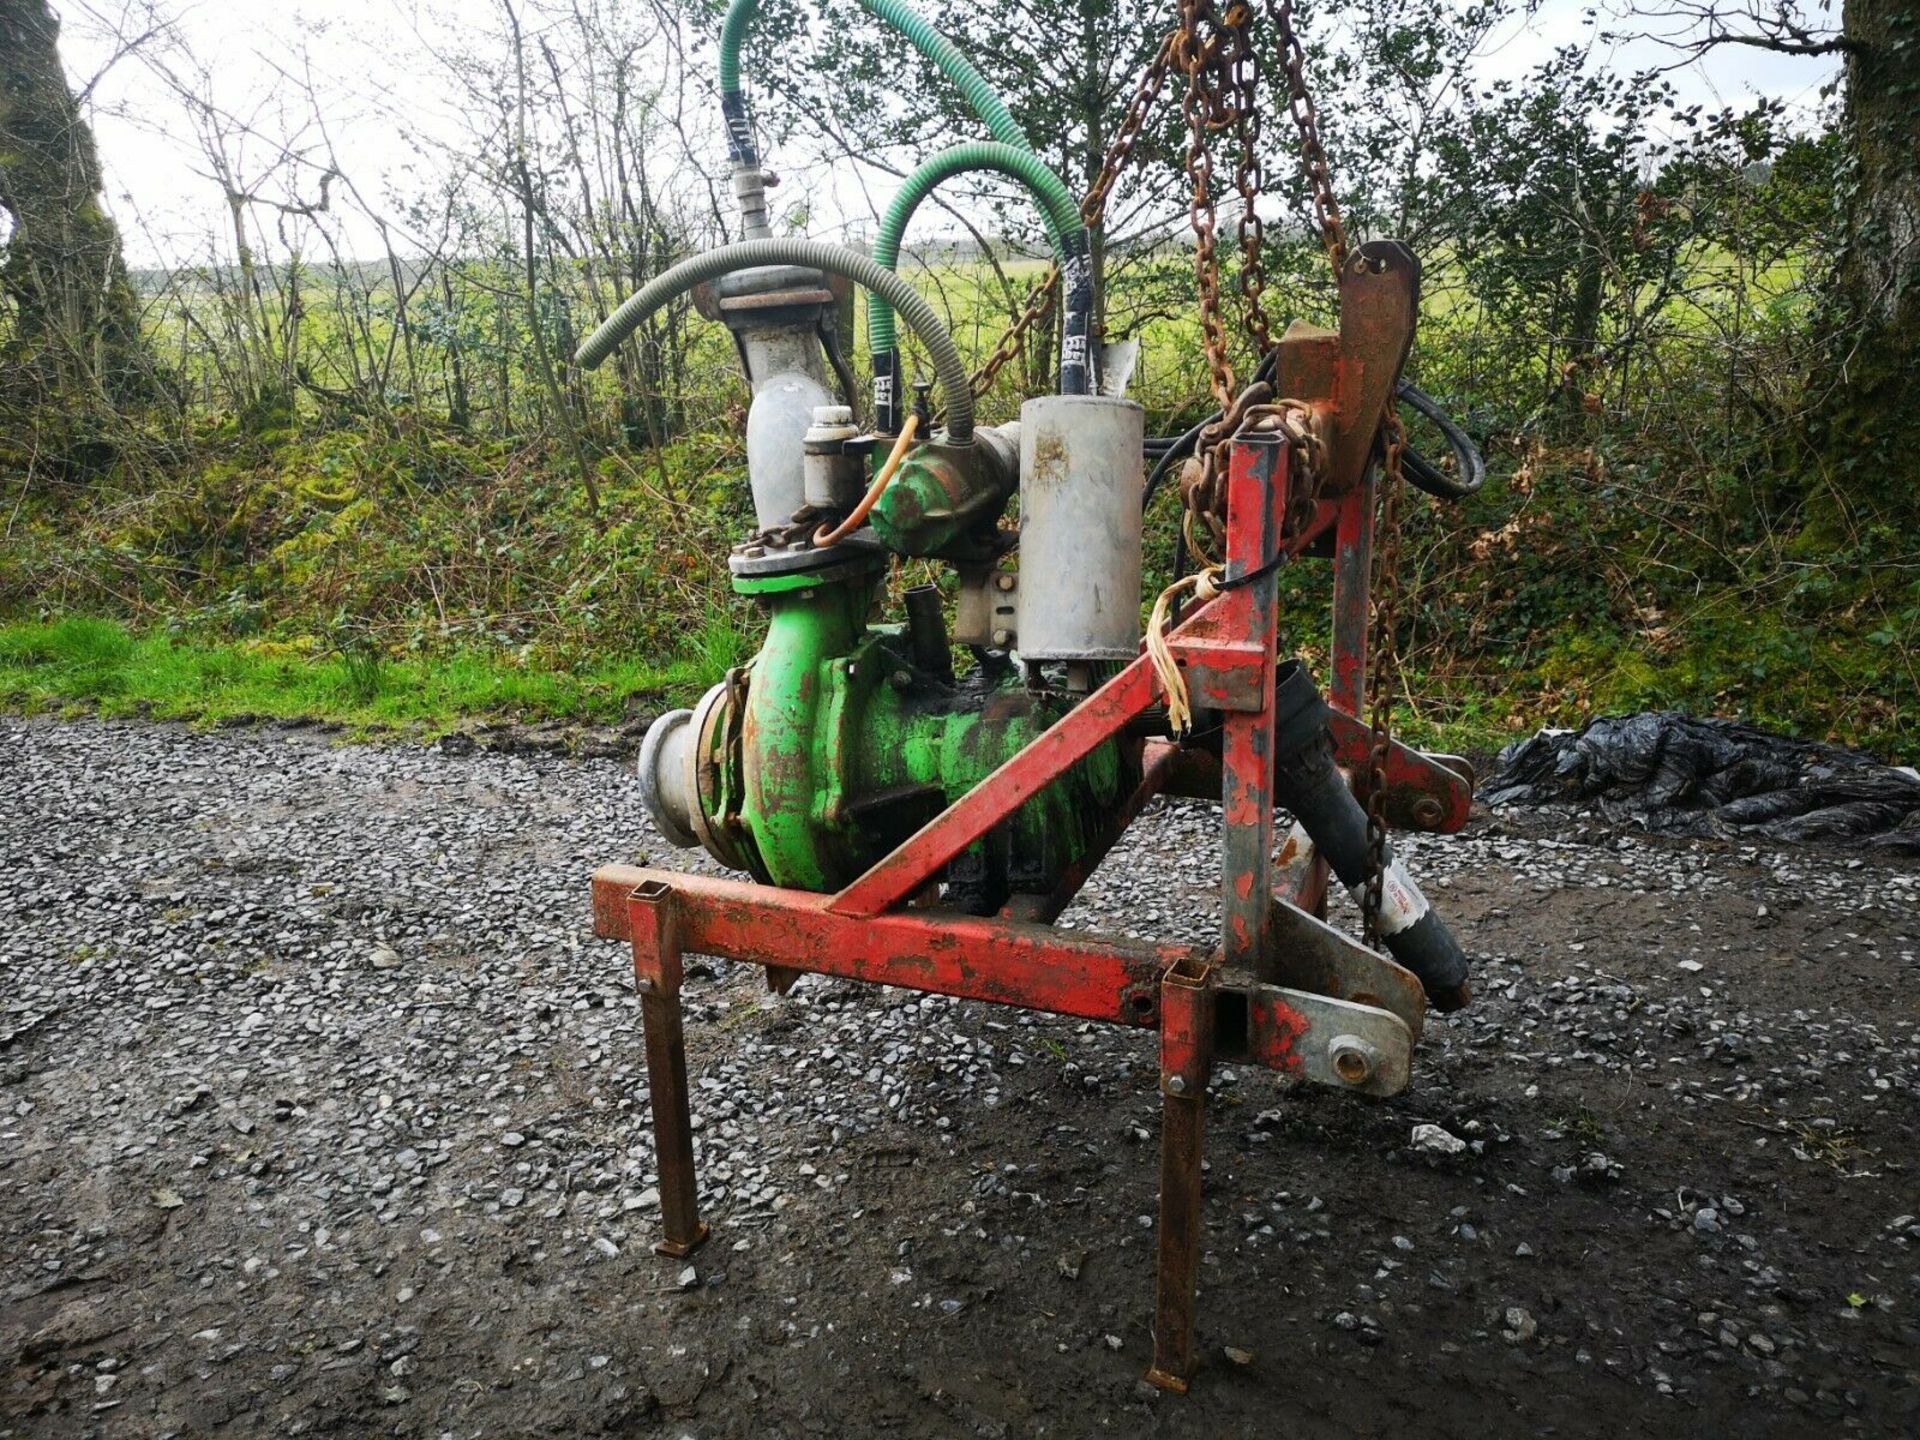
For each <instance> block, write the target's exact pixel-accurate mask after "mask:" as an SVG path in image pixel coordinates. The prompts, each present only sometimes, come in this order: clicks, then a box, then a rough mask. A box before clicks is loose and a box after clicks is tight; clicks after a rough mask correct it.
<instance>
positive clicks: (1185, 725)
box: [1147, 565, 1221, 737]
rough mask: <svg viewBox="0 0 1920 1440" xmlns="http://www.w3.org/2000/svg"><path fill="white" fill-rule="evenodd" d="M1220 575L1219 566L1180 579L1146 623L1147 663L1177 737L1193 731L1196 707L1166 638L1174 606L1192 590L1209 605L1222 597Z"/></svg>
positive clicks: (1201, 600)
mask: <svg viewBox="0 0 1920 1440" xmlns="http://www.w3.org/2000/svg"><path fill="white" fill-rule="evenodd" d="M1220 573H1221V571H1220V567H1219V566H1218V565H1209V566H1208V567H1207V568H1206V569H1204V570H1202V571H1200V572H1199V573H1198V574H1194V575H1183V576H1181V577H1180V578H1179V579H1178V580H1176V581H1174V582H1173V584H1171V585H1169V586H1168V587H1167V588H1166V589H1164V590H1162V591H1161V592H1160V598H1159V599H1158V600H1156V601H1154V602H1153V614H1152V615H1151V616H1150V617H1149V618H1148V620H1147V659H1148V660H1149V661H1150V662H1151V663H1152V665H1153V673H1154V676H1155V678H1157V679H1158V680H1159V681H1160V689H1161V692H1162V693H1163V694H1164V695H1165V696H1166V697H1167V725H1168V728H1169V729H1171V730H1172V731H1173V733H1174V735H1175V736H1176V737H1178V736H1181V735H1185V734H1186V733H1187V731H1189V730H1191V729H1192V728H1193V705H1192V702H1191V700H1190V699H1189V698H1188V695H1187V677H1186V676H1184V675H1182V674H1181V673H1180V665H1179V662H1178V661H1176V660H1175V659H1174V658H1173V647H1172V645H1170V644H1169V643H1168V642H1167V634H1168V632H1169V631H1170V630H1171V629H1172V618H1173V602H1174V601H1175V600H1176V599H1178V598H1179V597H1180V596H1181V595H1182V594H1184V593H1186V592H1187V591H1189V590H1191V591H1192V592H1193V596H1194V598H1195V599H1196V600H1198V601H1199V602H1200V603H1201V604H1202V605H1204V604H1206V603H1207V601H1209V600H1211V599H1213V597H1214V596H1216V595H1218V594H1219V593H1220V590H1219V587H1218V586H1216V585H1215V584H1214V581H1215V580H1217V579H1218V578H1219V577H1220Z"/></svg>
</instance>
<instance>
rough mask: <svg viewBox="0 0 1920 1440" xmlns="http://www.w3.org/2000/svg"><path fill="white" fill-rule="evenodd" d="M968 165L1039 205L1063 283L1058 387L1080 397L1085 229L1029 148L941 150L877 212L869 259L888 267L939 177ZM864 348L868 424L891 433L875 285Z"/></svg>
mask: <svg viewBox="0 0 1920 1440" xmlns="http://www.w3.org/2000/svg"><path fill="white" fill-rule="evenodd" d="M969 170H996V171H998V172H999V173H1001V174H1003V175H1010V176H1012V177H1013V178H1014V179H1016V180H1018V181H1020V183H1021V184H1023V185H1024V186H1025V187H1026V188H1027V191H1028V193H1029V194H1031V195H1032V196H1033V198H1034V200H1035V201H1036V202H1037V203H1038V204H1039V206H1040V212H1041V215H1042V217H1043V218H1044V220H1045V221H1046V226H1047V237H1048V239H1050V240H1051V241H1052V242H1053V248H1054V255H1055V257H1056V258H1057V259H1058V261H1059V263H1060V273H1061V275H1062V276H1063V277H1065V282H1064V283H1065V284H1066V287H1067V304H1066V330H1065V334H1064V338H1063V340H1062V342H1061V346H1060V393H1061V394H1063V395H1084V394H1085V393H1086V392H1087V390H1088V388H1089V383H1090V376H1089V374H1088V363H1087V362H1088V352H1089V350H1090V348H1091V343H1092V336H1091V333H1090V332H1091V327H1092V320H1093V274H1092V266H1091V261H1090V251H1089V248H1088V239H1087V227H1086V225H1085V224H1084V222H1082V220H1081V218H1080V206H1079V204H1078V203H1077V202H1076V201H1075V200H1074V198H1073V192H1072V191H1071V190H1069V189H1068V188H1067V185H1066V182H1065V181H1064V180H1062V179H1061V178H1060V177H1059V176H1058V175H1055V174H1054V173H1053V171H1051V170H1049V169H1048V168H1047V167H1046V165H1044V164H1043V163H1042V162H1041V161H1040V159H1039V158H1038V157H1037V156H1035V155H1034V154H1033V152H1032V151H1030V150H1027V149H1025V148H1023V147H1020V146H1015V145H1003V144H1000V143H998V142H997V141H976V142H973V143H969V144H965V145H955V146H954V147H952V148H951V149H949V150H943V151H941V152H940V153H939V154H938V155H936V156H934V157H933V158H932V159H931V160H929V161H927V162H926V164H924V165H922V166H921V167H920V168H919V169H918V170H915V171H914V172H913V174H912V175H910V176H908V177H907V181H906V183H905V184H904V185H902V186H901V187H900V190H899V193H898V194H896V195H895V196H894V197H893V201H892V203H891V204H889V205H888V206H887V213H886V214H885V216H883V217H882V218H881V221H880V232H879V234H878V235H876V236H875V237H874V242H873V258H874V260H875V262H876V263H878V264H881V265H884V266H886V267H887V268H888V269H889V270H891V269H893V268H895V266H897V265H898V264H899V261H900V242H901V240H902V238H903V237H904V236H905V234H906V229H907V224H908V222H909V221H910V220H911V219H912V218H913V213H914V211H915V210H917V209H918V208H919V207H920V203H921V201H923V200H925V199H926V198H927V196H928V195H930V194H931V193H932V192H933V189H934V187H935V186H936V185H938V184H940V182H941V181H943V180H947V179H950V178H952V177H953V176H955V175H959V174H962V173H964V172H966V171H969ZM867 346H868V349H869V350H870V351H871V352H872V355H873V408H874V429H875V430H877V431H878V432H879V433H880V434H882V435H886V434H891V433H892V432H893V430H894V428H895V425H896V423H897V421H898V418H899V406H900V400H901V390H900V352H899V348H898V340H897V337H896V335H895V333H894V327H893V308H892V306H890V305H889V304H888V303H887V300H886V297H885V296H883V295H881V294H880V293H879V292H878V291H870V292H868V295H867Z"/></svg>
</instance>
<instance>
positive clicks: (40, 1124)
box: [0, 719, 1920, 1440]
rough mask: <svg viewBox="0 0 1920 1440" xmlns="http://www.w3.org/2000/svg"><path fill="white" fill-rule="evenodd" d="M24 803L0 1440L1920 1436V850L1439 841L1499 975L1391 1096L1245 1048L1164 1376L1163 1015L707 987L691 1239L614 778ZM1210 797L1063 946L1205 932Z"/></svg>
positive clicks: (1182, 812) (1426, 868) (153, 757)
mask: <svg viewBox="0 0 1920 1440" xmlns="http://www.w3.org/2000/svg"><path fill="white" fill-rule="evenodd" d="M0 792H3V793H4V795H5V797H6V798H5V803H4V807H3V808H0V914H4V916H5V918H6V921H7V923H6V925H5V927H4V929H3V930H0V974H4V977H5V980H6V984H5V986H4V989H3V990H0V1258H3V1259H4V1265H0V1297H3V1303H0V1360H4V1363H5V1366H6V1377H5V1381H4V1385H3V1386H0V1436H28V1435H31V1436H77V1435H95V1434H98V1435H114V1436H119V1435H126V1436H161V1435H179V1436H201V1435H252V1434H275V1435H298V1434H351V1435H370V1434H393V1435H422V1436H441V1435H447V1436H479V1435H485V1436H506V1435H520V1434H565V1435H583V1434H604V1433H619V1434H632V1433H654V1432H658V1433H661V1434H664V1435H667V1436H669V1437H679V1436H693V1437H718V1436H787V1435H812V1434H820V1435H834V1436H843V1435H865V1434H872V1433H879V1432H884V1433H887V1434H898V1435H907V1436H919V1435H927V1436H947V1435H959V1436H970V1435H981V1436H1027V1435H1059V1436H1080V1435H1093V1434H1121V1435H1194V1436H1201V1435H1208V1436H1212V1435H1220V1434H1251V1433H1254V1431H1255V1430H1256V1429H1258V1430H1260V1431H1275V1430H1282V1429H1284V1430H1287V1431H1289V1432H1290V1433H1293V1434H1296V1435H1302V1436H1309V1437H1312V1436H1320V1435H1328V1436H1332V1435H1356V1434H1357V1435H1376V1434H1383V1433H1387V1432H1388V1430H1389V1429H1390V1428H1391V1429H1392V1430H1393V1431H1395V1432H1398V1433H1406V1434H1410V1435H1420V1436H1430V1435H1433V1436H1463V1437H1468V1436H1470V1437H1473V1440H1483V1437H1485V1436H1487V1435H1490V1434H1494V1435H1507V1434H1513V1435H1519V1434H1528V1435H1533V1434H1556V1435H1610V1436H1617V1435H1658V1436H1672V1435H1702V1436H1707V1435H1712V1436H1719V1435H1728V1434H1733V1433H1738V1434H1741V1435H1743V1436H1773V1435H1779V1436H1804V1435H1816V1434H1819V1435H1825V1434H1832V1433H1848V1434H1862V1435H1907V1434H1913V1433H1914V1432H1915V1430H1916V1428H1917V1427H1920V1323H1917V1322H1916V1306H1917V1305H1920V1220H1916V1218H1915V1212H1920V1181H1917V1180H1916V1170H1915V1145H1914V1140H1915V1135H1916V1133H1917V1131H1920V1126H1917V1125H1916V1121H1917V1120H1920V1113H1917V1112H1920V1106H1917V1105H1916V1093H1915V1090H1916V1076H1917V1075H1920V1031H1917V1030H1916V1006H1915V1002H1914V998H1913V995H1914V990H1913V987H1914V984H1915V982H1916V981H1917V980H1920V962H1917V961H1916V954H1917V952H1920V922H1917V921H1916V920H1915V918H1914V913H1915V906H1916V902H1920V865H1916V864H1914V863H1913V862H1902V861H1887V860H1884V859H1865V860H1863V859H1860V858H1856V857H1853V856H1850V855H1848V854H1847V853H1846V852H1842V851H1819V850H1802V851H1774V850H1769V849H1764V848H1753V847H1736V846H1728V845H1718V844H1711V843H1704V842H1668V841H1658V840H1652V839H1648V838H1643V837H1636V836H1632V835H1624V834H1621V833H1618V832H1616V831H1613V830H1610V829H1608V828H1606V827H1604V826H1602V825H1600V824H1598V822H1596V821H1593V820H1592V819H1590V818H1583V817H1580V816H1574V815H1567V816H1559V817H1541V816H1538V815H1535V816H1513V815H1499V816H1493V817H1483V818H1481V819H1478V820H1476V822H1475V824H1474V826H1473V827H1472V828H1471V829H1470V831H1469V832H1468V833H1467V834H1466V835H1465V836H1461V837H1453V838H1450V839H1446V840H1434V841H1427V842H1423V843H1416V844H1415V845H1414V846H1413V847H1412V854H1411V857H1410V858H1411V860H1412V862H1413V864H1414V866H1415V868H1416V870H1417V872H1418V873H1420V874H1421V875H1422V876H1423V877H1424V878H1425V879H1426V881H1427V882H1428V885H1429V889H1430V891H1431V892H1432V893H1433V894H1434V895H1435V897H1436V898H1437V899H1438V900H1439V901H1440V902H1441V903H1442V904H1443V905H1444V906H1445V907H1446V909H1447V912H1448V913H1449V915H1450V917H1451V918H1452V919H1453V921H1454V923H1455V925H1456V928H1457V929H1458V931H1459V932H1460V933H1461V934H1462V936H1463V937H1464V938H1465V939H1466V941H1467V943H1468V947H1469V950H1470V952H1473V953H1476V954H1477V955H1479V956H1480V957H1482V959H1481V965H1480V969H1479V972H1478V981H1477V989H1478V991H1479V994H1480V1000H1479V1001H1478V1003H1477V1004H1476V1006H1475V1007H1474V1008H1473V1009H1472V1010H1470V1011H1468V1012H1466V1014H1465V1015H1464V1016H1462V1017H1456V1018H1453V1019H1451V1020H1446V1019H1437V1020H1436V1021H1435V1022H1434V1023H1433V1024H1432V1025H1431V1026H1430V1027H1429V1030H1428V1034H1427V1038H1426V1040H1425V1042H1424V1045H1423V1048H1422V1052H1421V1058H1420V1061H1419V1063H1418V1065H1417V1067H1416V1071H1415V1080H1414V1086H1413V1089H1412V1091H1411V1092H1410V1093H1409V1094H1408V1095H1407V1096H1405V1097H1402V1098H1401V1099H1400V1100H1398V1101H1395V1102H1391V1103H1386V1104H1380V1103H1376V1102H1367V1101H1362V1100H1357V1099H1353V1098H1350V1097H1346V1096H1340V1095H1334V1094H1330V1093H1326V1092H1319V1091H1311V1090H1306V1089H1299V1090H1289V1089H1288V1088H1287V1087H1285V1086H1283V1085H1282V1084H1281V1083H1279V1082H1278V1081H1277V1080H1276V1078H1275V1077H1273V1076H1270V1075H1267V1074H1264V1073H1260V1072H1252V1073H1246V1072H1242V1073H1231V1072H1229V1073H1223V1074H1221V1075H1220V1076H1219V1083H1218V1085H1217V1088H1216V1092H1215V1094H1214V1097H1213V1101H1212V1105H1211V1108H1210V1117H1209V1118H1210V1130H1211V1133H1210V1155H1211V1169H1210V1172H1209V1177H1208V1222H1209V1223H1208V1232H1207V1253H1206V1257H1205V1262H1204V1267H1203V1280H1202V1286H1203V1294H1202V1297H1201V1319H1202V1331H1201V1338H1202V1341H1203V1344H1204V1346H1205V1349H1206V1354H1207V1367H1206V1369H1205V1370H1203V1372H1202V1374H1201V1375H1200V1376H1199V1377H1198V1379H1197V1381H1196V1385H1195V1390H1194V1393H1193V1394H1192V1395H1191V1396H1190V1397H1188V1398H1186V1399H1175V1398H1172V1397H1164V1396H1161V1395H1159V1394H1158V1393H1157V1392H1155V1391H1153V1390H1152V1389H1151V1388H1150V1387H1147V1386H1145V1385H1144V1384H1143V1383H1142V1382H1141V1381H1140V1378H1139V1377H1140V1375H1141V1372H1142V1370H1143V1369H1144V1367H1145V1364H1146V1361H1147V1358H1148V1352H1149V1339H1148V1334H1147V1318H1148V1314H1149V1311H1150V1308H1151V1292H1152V1224H1153V1218H1152V1217H1153V1210H1154V1184H1155V1157H1156V1142H1157V1127H1158V1110H1157V1105H1156V1104H1155V1101H1154V1096H1153V1089H1152V1078H1153V1069H1152V1066H1153V1058H1154V1057H1153V1050H1152V1045H1151V1040H1150V1038H1149V1037H1146V1036H1142V1035H1136V1034H1132V1033H1126V1032H1119V1031H1111V1030H1106V1029H1102V1028H1098V1027H1092V1026H1082V1025H1079V1024H1076V1023H1071V1022H1066V1021H1060V1020H1054V1019H1050V1018H1041V1017H1034V1016H1028V1015H1024V1014H1020V1013H1018V1012H1011V1011H1003V1010H995V1009H991V1008H988V1007H984V1006H971V1005H966V1004H961V1003H957V1002H951V1001H947V1000H942V999H922V998H919V997H916V996H912V995H909V994H906V993H901V992H893V991H882V992H874V991H869V990H866V989H864V988H862V987H858V986H852V985H844V984H833V983H825V982H822V981H819V980H810V981H806V982H804V983H803V984H802V985H801V987H800V988H799V989H798V990H797V991H796V992H795V993H794V994H793V995H792V996H791V997H789V998H787V999H785V1000H774V999H771V998H769V997H767V996H766V995H765V994H764V991H763V987H762V986H761V985H760V983H759V979H758V972H757V970H752V969H750V968H748V967H739V966H727V965H723V964H717V963H695V964H694V965H693V967H692V975H691V980H690V984H689V1004H688V1012H689V1013H688V1031H689V1043H690V1057H691V1066H692V1070H693V1073H694V1075H695V1077H696V1083H697V1086H698V1090H697V1093H696V1097H695V1111H696V1124H697V1125H698V1127H699V1135H700V1147H701V1152H702V1154H701V1160H702V1171H701V1178H702V1182H703V1186H704V1192H705V1201H706V1204H707V1206H708V1209H709V1218H710V1219H711V1220H712V1221H713V1223H714V1240H713V1241H712V1242H711V1243H710V1244H709V1245H708V1246H707V1247H706V1248H705V1249H704V1250H703V1251H702V1252H700V1253H699V1254H698V1255H697V1256H696V1257H695V1263H694V1264H692V1265H683V1264H680V1263H675V1262H671V1261H667V1260H662V1259H658V1258H656V1257H655V1256H654V1255H653V1254H652V1253H651V1250H650V1248H649V1245H650V1241H651V1239H652V1238H653V1235H654V1231H655V1226H656V1223H657V1217H658V1209H657V1207H658V1197H657V1192H656V1191H655V1189H654V1185H655V1181H656V1179H657V1177H656V1175H655V1173H654V1169H653V1157H652V1147H651V1143H650V1137H649V1131H648V1127H647V1122H646V1113H645V1112H646V1103H645V1099H644V1094H645V1091H644V1077H643V1072H642V1067H641V1063H640V1050H641V1047H640V1039H639V1034H638V1016H637V1007H636V1002H635V1000H634V998H633V996H632V994H631V991H630V984H629V979H628V975H627V971H626V966H625V963H624V956H623V954H622V952H621V950H620V948H619V947H618V946H616V945H612V944H608V943H605V942H601V941H597V940H595V939H594V938H593V936H592V934H591V930H590V924H589V917H588V907H587V889H586V880H587V875H588V873H589V872H590V870H591V869H592V867H593V866H594V865H596V864H598V863H600V862H603V861H608V860H618V859H627V860H639V859H651V860H653V861H656V862H659V863H668V864H681V865H684V864H690V863H692V857H690V856H687V855H685V854H682V853H681V852H676V851H670V850H668V849H666V847H664V846H663V845H662V844H661V843H660V842H659V840H658V837H657V836H655V835H654V834H653V832H652V831H651V830H650V829H649V828H648V826H647V824H646V822H645V820H644V819H643V817H642V813H641V809H640V805H639V800H638V796H637V794H636V791H635V784H634V782H633V781H632V779H631V778H630V777H629V776H628V775H627V774H626V773H625V772H624V771H623V770H621V769H620V768H618V767H617V766H616V765H615V764H613V763H612V762H610V761H604V760H591V761H582V762H569V761H566V760H562V759H559V758H555V757H549V756H535V757H524V758H516V757H512V756H502V755H495V754H472V755H453V754H447V753H443V752H440V751H435V750H427V749H422V748H419V747H411V748H399V747H389V748H377V747H348V748H336V747H335V746H333V745H331V744H330V743H329V742H328V741H326V740H325V739H324V738H322V737H318V736H315V735H312V734H302V733H297V732H286V731H258V732H221V733H216V734H194V733H189V732H186V731H182V730H178V729H173V728H167V727H159V726H115V725H101V724H92V723H85V724H58V723H53V722H47V721H38V720H35V721H22V720H17V719H8V720H0ZM1213 824H1214V820H1213V817H1212V815H1211V814H1210V813H1209V811H1208V810H1207V808H1206V807H1201V806H1191V805H1178V806H1172V807H1167V808H1162V809H1160V810H1158V811H1157V812H1155V813H1152V814H1150V815H1148V816H1147V817H1146V818H1145V819H1144V820H1143V821H1142V822H1141V823H1140V824H1139V825H1138V826H1136V827H1135V832H1134V835H1133V836H1132V837H1131V839H1130V841H1129V843H1128V844H1127V845H1126V846H1125V847H1124V848H1123V849H1122V850H1120V851H1118V852H1116V854H1115V856H1114V857H1113V858H1112V859H1111V860H1110V861H1109V863H1108V864H1107V866H1106V867H1105V868H1104V869H1103V870H1102V871H1101V873H1100V875H1099V876H1098V877H1096V881H1095V883H1094V884H1093V885H1092V886H1091V887H1089V890H1088V892H1087V894H1086V896H1085V898H1084V900H1083V902H1082V903H1081V904H1080V905H1078V906H1076V908H1075V909H1074V910H1073V911H1072V912H1070V915H1069V917H1068V923H1073V924H1079V925H1088V926H1094V927H1099V928H1104V929H1108V930H1118V931H1125V932H1129V933H1140V934H1163V935H1166V934H1170V935H1181V936H1186V937H1190V938H1195V939H1199V938H1203V937H1204V936H1205V935H1206V933H1207V931H1208V929H1209V927H1210V925H1211V924H1212V902H1211V891H1212V887H1213V884H1214V879H1215V875H1216V867H1215V864H1214V859H1213V853H1212V852H1213V848H1214V845H1213V839H1212V833H1213ZM1422 1127H1437V1128H1425V1129H1423V1128H1422Z"/></svg>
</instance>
